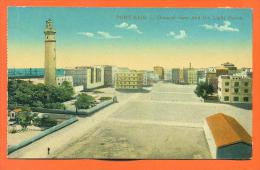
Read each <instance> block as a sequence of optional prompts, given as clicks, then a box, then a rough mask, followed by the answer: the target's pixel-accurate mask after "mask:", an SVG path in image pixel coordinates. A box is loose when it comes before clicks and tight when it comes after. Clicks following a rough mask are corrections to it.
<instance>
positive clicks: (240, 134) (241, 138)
mask: <svg viewBox="0 0 260 170" xmlns="http://www.w3.org/2000/svg"><path fill="white" fill-rule="evenodd" d="M223 115H224V119H225V120H226V121H227V122H228V123H229V124H230V125H231V126H230V127H231V129H232V130H233V132H235V135H236V136H237V137H239V140H238V141H242V142H245V143H248V142H247V141H246V140H244V137H243V136H242V133H239V132H240V131H238V130H237V129H236V128H235V127H234V126H232V122H230V120H228V119H227V118H229V119H232V120H233V121H235V122H236V123H238V124H239V122H238V121H237V120H236V119H235V118H233V117H231V116H229V115H225V114H223ZM239 125H240V124H239ZM240 127H241V128H242V129H243V130H244V131H246V130H245V129H244V128H243V127H242V126H241V125H240Z"/></svg>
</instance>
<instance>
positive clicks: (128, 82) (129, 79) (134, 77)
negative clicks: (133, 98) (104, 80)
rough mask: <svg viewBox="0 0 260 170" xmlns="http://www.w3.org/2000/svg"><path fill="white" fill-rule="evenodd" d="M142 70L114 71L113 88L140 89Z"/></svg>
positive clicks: (141, 85)
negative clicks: (114, 80)
mask: <svg viewBox="0 0 260 170" xmlns="http://www.w3.org/2000/svg"><path fill="white" fill-rule="evenodd" d="M143 82H144V80H143V72H139V71H129V72H118V73H116V82H115V89H117V90H131V89H132V90H140V89H142V88H143Z"/></svg>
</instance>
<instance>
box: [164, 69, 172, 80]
mask: <svg viewBox="0 0 260 170" xmlns="http://www.w3.org/2000/svg"><path fill="white" fill-rule="evenodd" d="M164 81H167V82H172V69H165V70H164Z"/></svg>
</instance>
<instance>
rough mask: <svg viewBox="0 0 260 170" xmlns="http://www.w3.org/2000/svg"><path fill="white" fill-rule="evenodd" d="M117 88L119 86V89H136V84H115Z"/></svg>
mask: <svg viewBox="0 0 260 170" xmlns="http://www.w3.org/2000/svg"><path fill="white" fill-rule="evenodd" d="M117 88H121V89H137V86H117Z"/></svg>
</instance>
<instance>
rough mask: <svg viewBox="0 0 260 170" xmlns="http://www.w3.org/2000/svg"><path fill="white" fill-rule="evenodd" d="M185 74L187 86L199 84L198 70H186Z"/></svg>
mask: <svg viewBox="0 0 260 170" xmlns="http://www.w3.org/2000/svg"><path fill="white" fill-rule="evenodd" d="M183 72H184V74H183V75H184V82H185V83H186V84H197V70H196V69H195V68H184V70H183Z"/></svg>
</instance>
